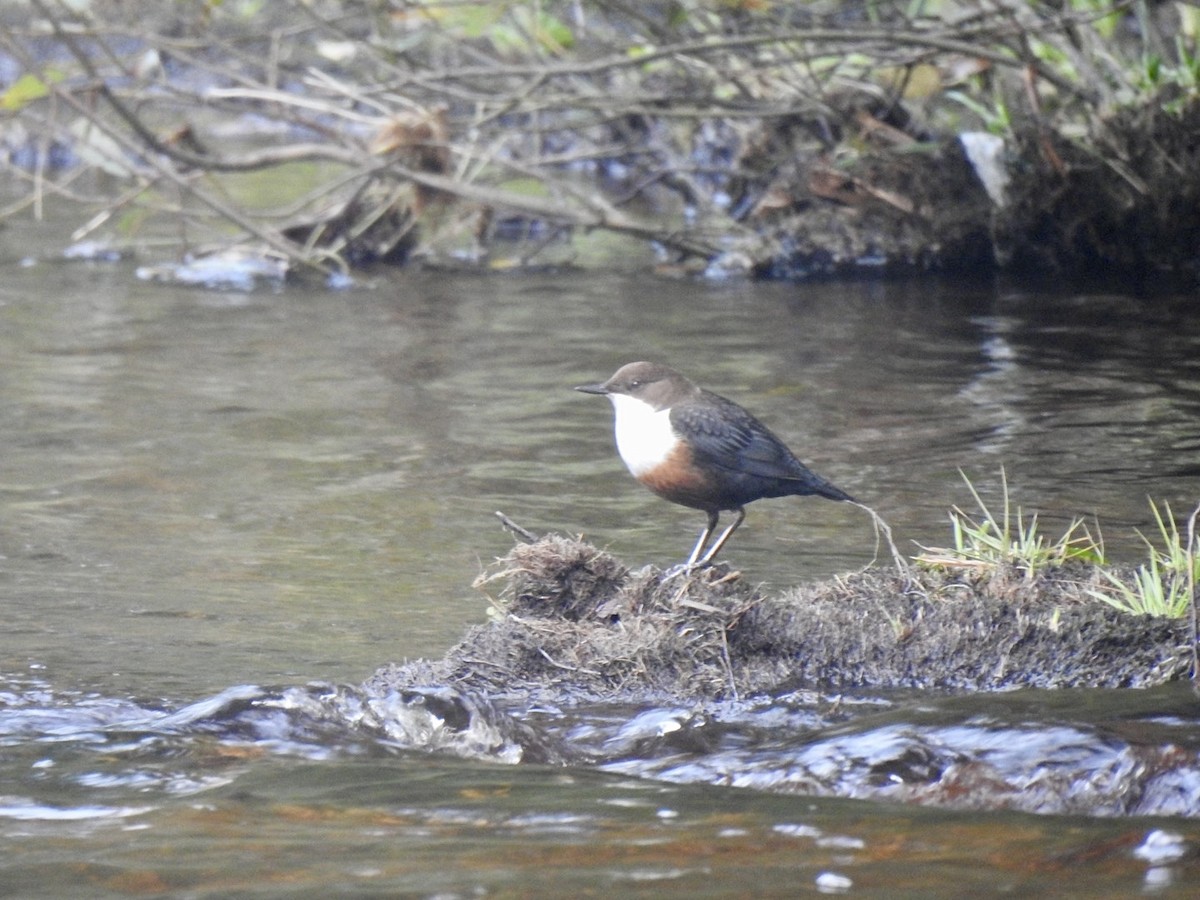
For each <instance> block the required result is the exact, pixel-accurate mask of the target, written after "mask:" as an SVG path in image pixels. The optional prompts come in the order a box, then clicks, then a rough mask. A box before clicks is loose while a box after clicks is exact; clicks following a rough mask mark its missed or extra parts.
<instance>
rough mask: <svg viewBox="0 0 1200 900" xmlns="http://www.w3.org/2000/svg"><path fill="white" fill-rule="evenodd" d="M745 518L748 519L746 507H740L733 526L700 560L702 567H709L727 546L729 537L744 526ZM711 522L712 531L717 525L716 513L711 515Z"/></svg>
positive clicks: (727, 529)
mask: <svg viewBox="0 0 1200 900" xmlns="http://www.w3.org/2000/svg"><path fill="white" fill-rule="evenodd" d="M745 518H746V507H744V506H739V507H738V508H737V518H736V519H734V520H733V524H732V525H730V526H729V527H728V528H726V529H725V530H724V531H722V532H721V536H720V537H719V538H717V542H716V543H715V544H713V545H712V547H711V548H709V551H708V552H707V553H705V554H704V556H703V558H702V559H701V560H700V565H702V566H707V565H708V564H709V563H710V562H712V561H713V557H714V556H716V555H717V554H718V553H720V552H721V548H722V547H724V546H725V542H726V541H727V540H729V536H730V535H731V534H733V533H734V532H735V531H737V527H738V526H739V525H741V524H742V520H743V519H745ZM710 522H711V525H710V530H711V527H714V526H716V524H717V516H716V513H712V514H710Z"/></svg>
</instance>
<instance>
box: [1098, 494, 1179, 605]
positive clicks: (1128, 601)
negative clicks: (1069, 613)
mask: <svg viewBox="0 0 1200 900" xmlns="http://www.w3.org/2000/svg"><path fill="white" fill-rule="evenodd" d="M1150 510H1151V512H1152V513H1153V514H1154V522H1155V524H1156V525H1157V526H1158V535H1159V538H1160V539H1161V543H1160V545H1158V546H1156V545H1155V543H1154V542H1153V541H1151V540H1150V539H1149V538H1148V537H1146V536H1145V535H1144V534H1142V533H1141V532H1138V536H1139V537H1140V538H1141V539H1142V541H1143V542H1144V543H1145V544H1146V549H1147V550H1148V551H1149V554H1150V558H1149V559H1148V560H1147V561H1146V562H1145V563H1143V564H1142V565H1140V566H1138V567H1137V568H1136V569H1135V570H1134V572H1133V575H1132V576H1131V577H1129V578H1122V577H1121V576H1119V575H1115V574H1113V573H1112V572H1107V571H1103V572H1101V573H1100V574H1101V577H1102V578H1104V580H1105V581H1106V582H1108V585H1109V590H1091V591H1088V593H1089V594H1091V595H1092V596H1093V597H1095V598H1096V599H1097V600H1100V601H1101V602H1103V603H1107V604H1108V605H1109V606H1112V607H1114V608H1116V609H1119V610H1121V611H1122V612H1126V613H1129V614H1130V615H1138V616H1167V617H1170V618H1181V617H1182V616H1184V615H1187V613H1188V611H1189V610H1190V609H1191V603H1192V598H1193V597H1194V596H1195V593H1196V583H1197V581H1200V544H1198V543H1197V539H1196V518H1197V516H1198V515H1200V507H1197V508H1196V510H1195V511H1194V512H1193V513H1192V515H1191V518H1189V519H1188V526H1187V535H1186V539H1185V538H1184V536H1182V535H1181V534H1180V533H1179V526H1178V525H1177V524H1176V522H1175V516H1174V515H1173V514H1172V512H1171V507H1170V505H1169V504H1167V503H1163V505H1162V507H1161V508H1160V507H1159V506H1158V505H1157V504H1156V503H1155V502H1154V501H1153V500H1151V501H1150Z"/></svg>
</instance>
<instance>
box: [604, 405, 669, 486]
mask: <svg viewBox="0 0 1200 900" xmlns="http://www.w3.org/2000/svg"><path fill="white" fill-rule="evenodd" d="M608 399H609V400H611V401H612V405H613V409H614V410H615V411H616V424H615V431H616V436H617V452H618V453H620V454H621V459H622V460H624V461H625V465H626V467H627V468H628V469H629V471H630V472H632V473H633V475H634V476H635V477H636V476H640V475H643V474H645V473H646V472H651V471H653V470H654V469H655V468H656V467H657V466H658V465H659V464H660V463H662V462H665V461H666V459H667V457H668V456H669V455H670V453H671V451H672V450H673V449H674V448H675V444H676V441H677V440H678V439H677V438H676V437H675V432H674V430H672V428H671V410H669V409H662V410H655V409H654V407H652V406H651V405H650V404H648V403H644V402H642V401H641V400H638V399H636V398H634V397H630V396H629V395H628V394H609V395H608Z"/></svg>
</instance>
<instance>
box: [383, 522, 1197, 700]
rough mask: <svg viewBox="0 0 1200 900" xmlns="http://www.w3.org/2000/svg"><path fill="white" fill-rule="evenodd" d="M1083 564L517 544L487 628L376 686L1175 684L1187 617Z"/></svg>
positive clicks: (697, 694)
mask: <svg viewBox="0 0 1200 900" xmlns="http://www.w3.org/2000/svg"><path fill="white" fill-rule="evenodd" d="M1098 579H1099V574H1098V571H1097V570H1096V569H1094V568H1092V567H1084V566H1078V567H1062V568H1055V569H1049V570H1047V571H1045V572H1043V573H1040V574H1037V575H1035V576H1033V577H1027V576H1025V575H1024V574H1022V573H1020V572H1017V571H1015V570H999V571H996V570H990V571H984V570H972V569H940V570H912V571H908V572H899V571H897V570H894V569H893V570H878V571H874V570H872V571H866V572H860V573H857V574H853V575H847V576H843V577H838V578H834V579H831V580H829V581H826V582H822V583H819V584H814V585H809V586H806V587H802V588H796V589H793V590H791V591H787V592H784V593H782V594H779V595H766V594H764V593H762V592H761V591H759V590H757V589H756V588H754V587H752V586H750V585H749V584H747V583H746V581H745V580H744V579H743V578H742V577H741V575H740V573H737V572H734V571H731V570H730V569H729V568H728V567H727V566H725V565H718V566H713V567H710V568H707V569H703V570H700V571H697V572H686V573H681V574H674V575H671V574H666V573H664V572H663V571H661V570H659V569H656V568H653V567H646V568H643V569H640V570H637V571H631V570H629V569H628V568H627V567H626V566H624V565H623V564H621V563H620V562H619V561H618V560H616V559H615V558H614V557H612V556H611V555H610V554H608V553H606V552H605V551H603V550H599V549H597V548H596V547H594V546H592V545H590V544H588V543H585V542H583V541H579V540H574V539H571V538H564V537H559V536H549V537H545V538H542V539H541V540H538V541H536V542H535V543H530V544H520V545H518V546H516V547H514V548H513V550H512V551H511V552H510V553H509V554H508V555H507V556H505V557H504V558H503V559H501V560H499V561H498V563H497V566H496V567H495V569H494V570H493V571H492V572H491V573H489V574H487V575H485V576H484V577H482V578H481V579H480V580H479V582H478V583H477V586H479V587H481V588H483V589H485V590H487V591H489V592H490V591H491V590H492V589H493V588H494V587H495V586H496V585H499V591H498V592H496V593H494V594H490V595H491V596H492V599H493V603H494V613H495V614H494V616H493V620H492V621H491V622H489V623H488V624H486V625H481V626H476V627H475V628H473V629H472V630H471V631H470V632H469V633H468V634H467V636H466V638H465V639H464V640H463V641H462V643H460V644H459V645H458V646H456V647H454V648H452V649H451V650H450V651H449V653H447V655H446V656H445V658H444V659H442V660H440V661H438V662H433V663H425V662H420V663H414V664H410V665H407V666H393V667H388V668H385V669H382V670H380V672H378V673H376V676H375V677H374V679H373V682H374V684H375V686H376V687H395V686H397V685H404V684H412V683H441V684H454V685H456V686H459V687H463V688H474V689H479V690H485V691H488V692H490V693H493V694H498V695H507V696H512V695H530V696H538V697H553V698H554V699H556V700H569V699H584V698H592V699H595V698H606V699H611V698H621V699H640V700H649V699H661V698H663V697H670V698H674V699H677V700H706V699H724V698H730V697H735V696H745V695H747V694H752V693H774V692H777V691H781V690H787V689H795V688H798V687H815V688H822V689H835V690H836V689H846V688H855V687H867V686H870V687H902V688H921V689H940V690H950V691H979V690H1003V689H1009V688H1015V687H1040V688H1048V687H1055V688H1065V687H1147V686H1151V685H1155V684H1160V683H1163V682H1166V681H1170V680H1172V679H1177V678H1182V677H1186V675H1187V674H1188V672H1189V670H1190V664H1191V660H1190V653H1189V651H1188V641H1189V637H1188V628H1187V626H1186V623H1183V622H1179V621H1174V620H1167V619H1156V618H1150V617H1133V616H1128V615H1124V614H1121V613H1119V612H1117V611H1115V610H1113V609H1110V608H1109V607H1107V606H1105V605H1103V604H1101V603H1099V602H1097V601H1096V600H1094V599H1093V598H1091V597H1090V595H1089V594H1088V593H1087V591H1088V589H1089V588H1095V587H1096V586H1097V585H1098V583H1099V582H1098Z"/></svg>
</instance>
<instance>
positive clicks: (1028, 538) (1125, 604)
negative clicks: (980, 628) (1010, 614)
mask: <svg viewBox="0 0 1200 900" xmlns="http://www.w3.org/2000/svg"><path fill="white" fill-rule="evenodd" d="M959 474H961V475H962V478H963V481H965V482H966V485H967V490H969V491H970V492H971V497H972V498H973V499H974V500H975V505H976V506H977V507H978V510H979V511H978V512H977V513H975V514H974V515H972V514H969V513H966V512H964V511H963V510H962V509H961V508H959V507H957V506H955V507H953V508H952V509H951V511H950V526H951V531H952V535H953V539H954V544H953V546H952V547H949V548H943V547H922V550H923V551H924V552H923V553H921V554H920V555H919V556H917V557H916V561H917V563H918V564H920V565H923V566H926V567H928V568H955V567H969V568H977V569H983V570H997V569H1000V568H1003V567H1011V568H1014V569H1016V570H1018V571H1021V572H1023V573H1024V574H1025V575H1026V577H1028V578H1033V577H1034V576H1035V575H1036V574H1038V573H1039V572H1042V571H1044V570H1046V569H1048V568H1051V567H1053V566H1060V565H1062V564H1064V563H1067V562H1082V563H1089V564H1091V565H1095V566H1104V564H1105V562H1106V560H1105V556H1104V543H1103V541H1102V540H1101V539H1100V538H1098V537H1094V536H1093V534H1092V532H1091V530H1090V529H1089V528H1088V527H1087V525H1086V524H1085V522H1084V520H1083V518H1081V517H1080V518H1075V519H1072V520H1071V523H1070V524H1069V525H1068V526H1067V529H1066V531H1064V532H1063V533H1062V535H1061V536H1059V537H1058V538H1057V539H1053V540H1052V539H1050V538H1049V537H1047V536H1046V535H1045V534H1043V533H1041V532H1040V531H1039V530H1038V519H1037V514H1036V513H1035V514H1034V515H1032V516H1028V517H1027V516H1026V515H1025V513H1024V511H1023V510H1022V509H1021V508H1020V507H1019V506H1018V507H1015V508H1014V507H1013V504H1012V501H1011V499H1010V496H1009V489H1008V479H1007V477H1006V476H1005V472H1004V469H1003V468H1001V470H1000V484H1001V493H1002V506H1001V509H1000V511H999V512H996V511H994V510H993V509H992V508H991V507H989V506H988V505H987V503H985V502H984V500H983V498H982V497H981V496H980V494H979V491H978V490H976V488H975V486H974V485H973V484H972V483H971V480H970V479H969V478H968V477H967V476H966V474H965V473H962V472H961V471H960V473H959ZM1150 511H1151V512H1152V513H1153V515H1154V522H1155V524H1156V526H1157V528H1158V540H1157V541H1153V540H1151V539H1150V538H1148V537H1146V535H1144V534H1142V533H1141V532H1140V531H1139V532H1138V536H1139V537H1140V538H1141V539H1142V541H1143V543H1145V545H1146V549H1147V551H1148V553H1149V557H1148V559H1147V560H1146V562H1144V563H1142V564H1141V565H1139V566H1137V567H1136V568H1134V569H1133V570H1132V572H1131V573H1129V574H1125V572H1122V571H1114V570H1111V569H1107V568H1102V569H1099V571H1098V576H1099V578H1100V579H1101V580H1102V582H1103V585H1102V587H1101V588H1099V589H1096V588H1091V589H1089V590H1088V591H1087V595H1088V596H1090V597H1092V598H1093V599H1096V600H1099V601H1101V602H1102V603H1106V604H1108V605H1109V606H1111V607H1113V608H1114V609H1118V610H1120V611H1121V612H1124V613H1128V614H1130V615H1137V616H1162V617H1166V618H1172V619H1177V618H1182V617H1184V616H1186V615H1189V614H1191V615H1192V617H1193V619H1195V617H1196V608H1195V605H1194V604H1193V602H1192V600H1193V598H1194V597H1195V596H1196V587H1197V584H1200V537H1198V536H1197V534H1196V524H1197V519H1200V506H1198V507H1197V508H1196V510H1195V511H1194V512H1193V513H1192V515H1191V517H1190V518H1189V519H1188V522H1187V528H1186V534H1182V533H1181V532H1180V527H1179V525H1178V523H1177V522H1176V519H1175V516H1174V514H1173V513H1172V511H1171V507H1170V505H1169V504H1167V503H1165V502H1164V503H1163V504H1162V506H1161V507H1160V506H1159V505H1158V504H1156V503H1155V502H1154V501H1153V500H1151V501H1150ZM1126 571H1128V570H1126Z"/></svg>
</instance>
